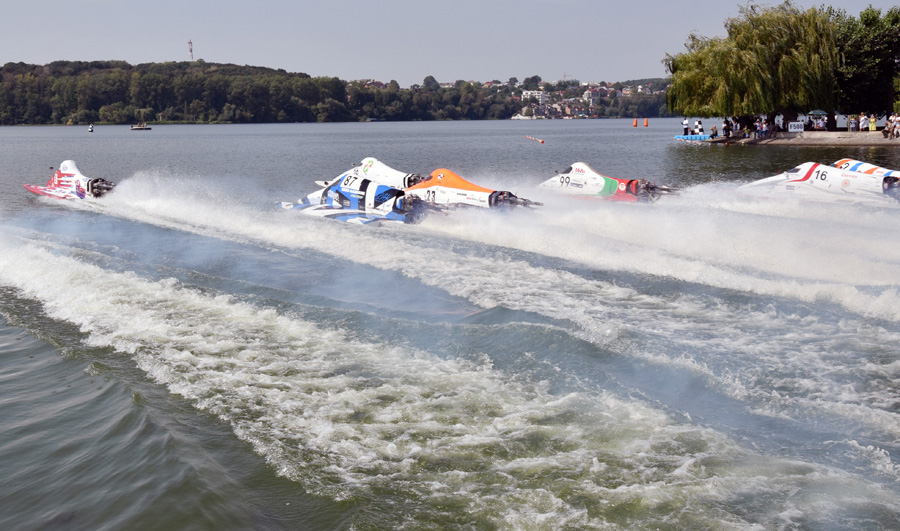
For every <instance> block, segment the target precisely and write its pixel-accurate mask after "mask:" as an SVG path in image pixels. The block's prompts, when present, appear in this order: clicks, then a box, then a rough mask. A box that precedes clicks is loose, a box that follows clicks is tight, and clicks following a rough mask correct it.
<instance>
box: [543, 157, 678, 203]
mask: <svg viewBox="0 0 900 531" xmlns="http://www.w3.org/2000/svg"><path fill="white" fill-rule="evenodd" d="M539 187H540V188H546V189H549V190H553V191H556V192H560V193H563V194H567V195H573V196H577V197H581V198H591V199H606V200H612V201H626V202H639V201H641V202H646V201H655V200H656V199H658V198H659V196H661V195H665V194H671V193H675V192H676V191H677V190H676V189H674V188H669V187H668V186H659V185H657V184H655V183H651V182H650V181H648V180H646V179H619V178H616V177H609V176H608V175H603V174H602V173H600V172H598V171H597V170H595V169H594V168H591V167H590V166H589V165H588V164H587V163H584V162H576V163H575V164H572V165H571V166H569V167H568V168H566V169H565V171H563V172H562V173H557V175H556V177H551V178H550V179H547V180H546V181H544V182H542V183H541V184H540V185H539Z"/></svg>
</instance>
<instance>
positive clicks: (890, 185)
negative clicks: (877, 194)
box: [881, 177, 900, 201]
mask: <svg viewBox="0 0 900 531" xmlns="http://www.w3.org/2000/svg"><path fill="white" fill-rule="evenodd" d="M881 189H882V190H884V193H885V194H887V195H889V196H891V197H893V198H894V199H896V200H897V201H900V178H898V177H885V178H884V180H883V181H881Z"/></svg>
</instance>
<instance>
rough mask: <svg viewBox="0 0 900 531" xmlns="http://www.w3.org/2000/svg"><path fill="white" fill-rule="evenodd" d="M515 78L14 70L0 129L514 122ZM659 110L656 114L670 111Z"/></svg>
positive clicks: (145, 67)
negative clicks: (410, 81)
mask: <svg viewBox="0 0 900 531" xmlns="http://www.w3.org/2000/svg"><path fill="white" fill-rule="evenodd" d="M535 78H537V79H540V78H539V77H537V76H535ZM514 79H515V78H513V79H511V80H510V83H500V82H499V81H494V82H491V83H484V84H481V83H470V82H464V81H457V82H456V83H455V84H453V85H452V86H447V85H441V84H439V83H437V81H436V80H434V78H433V77H431V76H428V77H427V78H426V79H425V81H424V82H423V84H422V85H414V86H412V87H410V88H409V89H401V88H400V87H399V85H398V84H397V82H396V81H391V82H390V83H387V84H382V83H378V82H365V81H351V82H347V81H343V80H341V79H339V78H336V77H311V76H309V75H308V74H304V73H290V72H286V71H284V70H281V69H272V68H265V67H257V66H238V65H233V64H217V63H207V62H205V61H203V60H202V59H201V60H198V61H191V62H167V63H145V64H138V65H131V64H128V63H126V62H124V61H55V62H52V63H50V64H47V65H29V64H25V63H6V64H5V65H3V67H2V68H0V125H17V124H88V123H111V124H127V123H134V122H138V121H154V122H155V121H161V122H182V123H216V122H218V123H233V122H237V123H272V122H338V121H359V120H367V119H372V120H481V119H506V118H510V117H511V116H513V115H514V114H516V113H518V112H519V111H520V110H521V109H522V105H523V103H522V101H521V99H520V98H519V97H518V95H520V94H521V88H520V87H516V86H515V84H514V83H512V81H513V80H514ZM555 88H557V89H558V90H559V92H560V94H563V93H565V95H566V96H567V97H571V98H572V99H573V100H574V99H575V98H577V97H580V96H581V92H583V90H582V89H580V88H579V87H578V86H577V84H575V85H573V86H563V87H555ZM661 101H662V105H661V106H660V105H656V104H654V105H651V106H650V107H651V108H654V109H655V108H659V107H661V108H662V110H663V112H665V104H664V101H663V100H661ZM645 107H646V105H645ZM628 108H629V107H627V106H625V105H623V106H621V108H620V107H619V106H618V105H615V106H611V105H609V104H608V103H607V104H606V105H605V107H604V108H603V109H601V111H600V112H599V113H597V114H600V115H601V116H617V115H622V116H627V112H628V110H627V109H628ZM632 108H633V106H632ZM623 113H626V114H623Z"/></svg>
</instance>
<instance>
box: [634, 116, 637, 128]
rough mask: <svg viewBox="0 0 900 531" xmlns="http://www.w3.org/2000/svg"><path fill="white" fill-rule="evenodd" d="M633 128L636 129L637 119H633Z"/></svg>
mask: <svg viewBox="0 0 900 531" xmlns="http://www.w3.org/2000/svg"><path fill="white" fill-rule="evenodd" d="M634 127H637V118H635V119H634Z"/></svg>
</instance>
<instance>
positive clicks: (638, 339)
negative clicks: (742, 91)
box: [0, 119, 900, 530]
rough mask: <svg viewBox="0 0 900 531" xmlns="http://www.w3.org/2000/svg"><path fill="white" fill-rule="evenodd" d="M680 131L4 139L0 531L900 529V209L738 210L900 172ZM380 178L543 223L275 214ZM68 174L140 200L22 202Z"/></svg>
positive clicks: (185, 131) (887, 157) (119, 131)
mask: <svg viewBox="0 0 900 531" xmlns="http://www.w3.org/2000/svg"><path fill="white" fill-rule="evenodd" d="M680 129H681V127H680V120H678V119H666V120H651V121H650V124H649V127H647V128H644V127H637V128H634V127H632V122H631V121H630V120H607V121H604V120H590V121H587V120H586V121H533V122H532V121H504V122H447V123H362V124H294V125H222V126H219V125H210V126H153V130H152V131H129V130H128V128H127V127H114V126H99V127H96V128H95V132H94V133H92V134H89V133H88V132H87V128H86V127H77V128H76V127H15V128H9V127H5V128H0V183H2V185H3V186H4V187H5V189H6V190H7V193H6V194H4V197H3V200H2V202H0V386H2V387H0V424H2V426H3V430H2V435H0V462H2V463H3V470H4V475H5V477H4V481H3V482H2V483H0V528H2V529H91V530H94V529H322V530H332V529H348V530H351V529H352V530H369V529H372V530H375V529H410V530H413V529H415V530H419V529H526V530H543V529H547V530H550V529H552V530H558V529H609V528H623V529H657V528H660V529H699V528H704V529H723V528H724V529H879V528H896V527H897V526H898V523H900V464H898V463H895V462H894V460H895V459H900V443H898V441H900V414H898V411H900V293H898V275H900V231H898V230H897V226H898V224H897V220H898V214H900V210H897V209H884V210H875V209H872V208H863V207H857V206H852V205H850V206H835V205H817V204H808V203H790V202H777V201H759V200H751V199H748V198H746V197H742V196H740V195H738V194H736V193H735V189H736V188H737V186H738V185H739V184H740V183H743V182H747V181H749V180H753V179H758V178H762V177H767V176H769V175H773V174H775V173H778V172H780V171H782V170H786V169H789V168H791V167H794V166H796V165H798V164H799V163H802V162H805V161H809V160H814V161H819V162H833V161H836V160H838V159H840V158H844V157H854V158H859V159H862V160H865V161H868V162H873V163H876V164H880V165H885V166H888V167H894V168H900V154H898V153H897V150H896V149H887V148H851V149H841V148H808V147H775V146H765V147H763V146H756V147H750V146H746V147H744V146H728V147H722V146H696V145H691V144H685V143H680V142H676V141H674V140H673V136H674V135H676V134H679V133H680V132H681V131H680ZM528 136H531V137H534V138H537V139H542V140H544V143H540V142H538V141H535V140H531V139H529V138H527V137H528ZM367 156H374V157H377V158H379V159H381V160H382V161H384V162H385V163H387V164H388V165H390V166H393V167H395V168H398V169H402V170H404V171H410V172H418V173H423V174H424V173H429V172H430V171H431V170H433V169H436V168H439V167H446V168H449V169H452V170H454V171H456V172H457V173H459V174H460V175H462V176H463V177H465V178H467V179H469V180H471V181H473V182H476V183H478V184H482V185H486V186H489V187H492V188H497V189H506V190H511V191H513V192H515V193H517V194H518V195H519V196H521V197H526V198H529V199H533V200H538V201H543V202H544V203H545V205H544V206H543V207H541V208H538V209H530V210H526V209H521V210H514V211H508V212H484V211H480V212H474V211H457V212H452V213H450V214H449V215H446V216H433V217H430V218H428V219H426V220H425V221H424V222H423V223H421V224H419V225H390V226H380V227H374V226H369V227H360V226H351V225H347V224H342V223H339V222H335V221H329V220H321V219H313V218H309V217H305V216H303V215H301V214H299V213H298V212H294V211H283V210H278V209H276V208H274V204H273V203H274V202H275V201H281V200H286V201H294V200H296V199H297V198H299V197H300V196H302V195H305V194H306V193H309V192H311V191H313V190H314V189H315V186H314V184H313V180H316V179H327V178H331V177H334V176H337V175H338V174H339V173H341V172H342V171H344V170H346V169H348V168H349V167H351V166H352V165H353V164H358V163H359V161H360V160H362V159H363V158H364V157H367ZM65 159H74V160H75V161H76V162H77V164H78V166H79V168H80V169H81V171H82V172H83V173H84V174H86V175H88V176H91V177H104V178H106V179H109V180H113V181H115V182H117V183H118V187H117V188H116V190H115V192H114V193H112V194H110V195H109V196H107V197H105V198H103V199H102V200H101V201H99V202H98V203H97V204H94V205H79V204H71V203H62V202H59V201H54V200H49V199H42V198H39V197H37V196H33V195H32V194H29V193H28V192H27V191H25V190H24V188H22V184H25V183H37V184H43V183H44V182H46V180H47V179H48V178H49V176H50V174H51V173H52V172H51V171H50V170H49V168H50V166H54V167H55V166H58V165H59V163H60V162H61V161H63V160H65ZM576 161H584V162H587V163H589V164H591V165H592V166H593V167H594V168H596V169H597V170H599V171H601V172H603V173H606V174H608V175H613V176H617V177H630V178H635V177H640V178H647V179H650V180H652V181H656V182H658V183H661V184H668V185H672V186H677V187H681V188H682V189H683V190H682V192H681V193H680V194H678V195H677V196H669V197H663V198H662V199H661V200H660V201H658V202H656V203H654V204H637V205H635V204H628V205H625V204H613V203H603V202H589V201H577V200H574V201H573V200H569V199H565V198H559V197H552V196H546V195H545V194H543V193H541V192H539V191H538V190H537V189H535V186H536V185H537V184H538V183H540V182H542V181H543V180H545V179H548V178H550V177H552V176H553V175H554V171H555V170H559V171H561V170H563V169H565V168H566V167H567V166H568V165H570V164H571V163H573V162H576Z"/></svg>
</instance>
